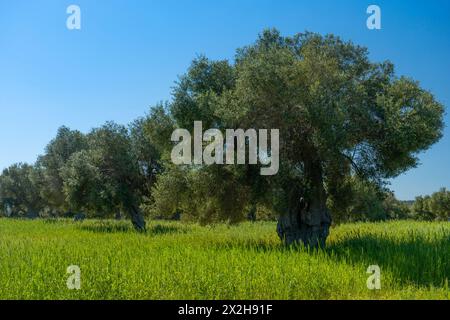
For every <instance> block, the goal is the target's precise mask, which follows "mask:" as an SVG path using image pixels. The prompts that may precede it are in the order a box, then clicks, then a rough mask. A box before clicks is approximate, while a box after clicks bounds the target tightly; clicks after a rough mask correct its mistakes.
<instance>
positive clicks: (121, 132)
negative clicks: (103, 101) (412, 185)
mask: <svg viewBox="0 0 450 320" xmlns="http://www.w3.org/2000/svg"><path fill="white" fill-rule="evenodd" d="M172 96H173V98H172V100H171V101H170V102H167V103H165V104H158V105H156V106H154V107H152V108H151V110H150V113H149V114H148V115H146V116H145V117H142V118H140V119H138V120H136V121H134V122H133V123H131V124H130V125H128V126H122V125H118V124H116V123H113V122H108V123H106V124H105V125H103V126H101V127H99V128H95V129H93V130H91V131H90V132H89V133H87V134H83V133H81V132H79V131H76V130H75V131H74V130H70V129H69V128H66V127H62V128H60V129H59V130H58V133H57V136H56V137H55V138H54V139H53V140H52V141H51V142H50V143H49V144H48V146H47V147H46V149H45V153H44V154H43V155H41V156H40V157H39V158H38V159H37V161H36V163H35V164H34V165H28V164H16V165H13V166H11V167H10V168H8V169H5V170H4V171H3V173H2V175H1V177H0V202H1V210H2V212H3V214H6V215H8V216H30V217H33V216H36V215H40V216H48V217H60V216H71V215H73V214H74V213H76V212H84V213H86V214H87V215H88V216H90V217H114V216H121V215H123V216H127V217H128V218H129V219H130V220H131V221H132V223H133V225H134V226H135V228H136V229H137V230H140V231H144V230H145V220H144V216H145V215H150V216H152V217H159V218H174V217H175V218H179V217H182V219H186V220H195V221H199V222H201V223H209V222H218V221H222V222H228V223H236V222H239V221H242V220H245V219H251V220H254V219H258V218H261V217H264V218H266V219H277V220H278V227H277V231H278V235H279V236H280V239H281V240H282V241H283V242H285V243H286V244H291V243H298V242H302V243H305V244H307V245H313V246H318V245H323V244H324V243H325V240H326V238H327V236H328V234H329V228H330V225H331V223H332V217H333V219H334V221H335V222H339V221H355V220H383V219H397V218H408V217H415V218H424V219H425V218H427V219H434V218H439V219H445V217H446V215H448V210H447V209H446V208H448V207H445V206H446V205H447V206H448V194H447V192H446V191H445V192H444V191H443V192H444V193H445V195H446V196H442V197H441V196H440V195H439V196H437V195H436V196H431V198H430V199H434V200H428V198H427V199H426V200H425V198H424V199H422V200H420V199H418V201H416V202H417V203H419V202H420V203H423V205H421V206H419V204H417V205H414V206H413V210H412V211H411V210H410V208H407V206H406V205H405V204H403V203H401V202H399V201H397V200H396V199H395V198H394V196H393V195H392V193H389V192H388V191H387V189H386V182H387V181H389V179H391V178H393V177H396V176H398V175H400V174H401V173H403V172H406V171H407V170H409V169H411V168H414V167H416V166H417V165H418V157H417V155H418V154H419V153H420V152H422V151H424V150H427V149H428V148H429V147H430V146H431V145H433V144H434V143H436V142H437V141H439V139H440V138H441V137H442V132H443V127H444V123H443V113H444V107H443V105H441V104H440V103H439V102H437V101H436V100H435V98H434V96H433V95H432V94H431V93H430V92H428V91H426V90H424V89H422V88H421V87H420V85H419V83H418V82H417V81H414V80H412V79H409V78H406V77H398V76H396V74H395V72H394V66H393V65H392V63H390V62H389V61H385V62H381V63H374V62H371V61H370V59H369V55H368V50H367V49H366V48H363V47H360V46H357V45H355V44H353V43H352V42H350V41H348V42H345V41H343V40H341V39H340V38H339V37H336V36H334V35H326V36H322V35H319V34H315V33H309V32H307V33H303V34H297V35H295V36H293V37H283V36H281V35H280V33H279V32H278V31H277V30H266V31H264V32H263V33H262V34H261V35H260V36H259V38H258V39H257V41H256V42H255V43H253V44H251V45H249V46H246V47H244V48H241V49H238V50H237V53H236V57H235V59H234V61H233V62H232V63H230V62H229V61H225V60H223V61H212V60H209V59H208V58H206V57H204V56H199V57H198V58H196V59H195V60H194V61H193V62H192V64H191V66H190V67H189V69H188V70H187V72H186V74H184V75H183V76H181V77H180V78H179V80H178V82H177V83H176V85H175V87H174V89H173V94H172ZM194 121H202V123H203V126H204V128H213V129H218V130H220V131H223V130H225V129H239V128H243V129H248V128H253V129H273V128H275V129H279V131H280V146H279V152H280V168H279V169H280V170H279V173H278V174H277V175H276V176H273V177H268V176H261V175H260V169H261V165H218V164H215V165H210V166H205V165H198V164H197V165H195V164H194V165H179V166H177V165H174V164H173V163H172V162H171V160H170V154H171V150H172V148H173V143H172V141H171V135H172V133H173V131H174V129H177V128H183V129H187V130H192V129H193V125H194ZM270 154H271V150H270V149H269V150H268V154H267V155H270ZM439 194H440V193H439ZM446 199H447V200H446ZM412 212H413V213H412ZM444 212H447V213H444Z"/></svg>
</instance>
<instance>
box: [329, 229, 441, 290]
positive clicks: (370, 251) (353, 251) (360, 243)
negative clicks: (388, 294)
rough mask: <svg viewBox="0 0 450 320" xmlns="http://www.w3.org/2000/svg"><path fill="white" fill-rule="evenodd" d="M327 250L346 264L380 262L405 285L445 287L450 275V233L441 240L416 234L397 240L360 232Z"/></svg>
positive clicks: (382, 268)
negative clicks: (410, 237)
mask: <svg viewBox="0 0 450 320" xmlns="http://www.w3.org/2000/svg"><path fill="white" fill-rule="evenodd" d="M325 252H326V253H327V254H328V256H330V257H331V258H334V259H337V260H339V261H344V262H347V263H351V264H355V263H363V264H365V265H367V267H369V266H371V265H378V266H379V267H380V268H381V272H382V273H383V270H385V271H389V272H391V274H392V275H393V276H394V277H395V278H397V279H398V280H399V282H400V283H403V284H407V283H409V284H411V283H412V284H415V285H418V286H437V287H441V286H445V282H446V280H447V281H448V279H449V278H450V235H449V236H444V237H443V238H441V239H427V238H426V237H425V236H420V235H419V236H415V237H413V238H412V239H401V240H398V239H397V240H395V239H390V238H386V237H381V236H376V235H358V236H356V237H352V238H347V239H344V240H341V241H338V242H336V243H332V244H329V245H328V246H327V248H326V249H325Z"/></svg>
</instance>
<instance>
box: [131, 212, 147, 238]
mask: <svg viewBox="0 0 450 320" xmlns="http://www.w3.org/2000/svg"><path fill="white" fill-rule="evenodd" d="M129 213H130V218H131V223H132V224H133V227H134V229H135V230H136V231H138V232H146V231H147V227H146V224H145V219H144V216H143V215H142V212H141V211H140V210H139V208H137V207H136V206H132V207H131V208H130V210H129Z"/></svg>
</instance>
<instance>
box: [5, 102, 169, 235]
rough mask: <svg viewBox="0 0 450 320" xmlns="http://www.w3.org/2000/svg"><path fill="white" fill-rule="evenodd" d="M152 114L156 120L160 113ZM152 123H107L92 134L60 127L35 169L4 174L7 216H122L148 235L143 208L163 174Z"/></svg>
mask: <svg viewBox="0 0 450 320" xmlns="http://www.w3.org/2000/svg"><path fill="white" fill-rule="evenodd" d="M153 112H154V113H153V114H154V115H155V116H156V115H157V113H158V108H155V109H154V111H153ZM152 123H154V120H153V119H152V115H150V116H148V117H147V118H142V119H138V120H136V121H135V122H133V123H132V124H131V125H130V126H129V127H125V126H121V125H118V124H115V123H113V122H108V123H106V124H105V125H103V126H102V127H100V128H95V129H93V130H92V131H91V132H89V133H88V134H83V133H81V132H79V131H73V130H70V129H69V128H67V127H61V128H60V129H59V130H58V133H57V136H56V137H55V138H54V139H53V140H52V141H51V142H50V143H49V144H48V145H47V147H46V149H45V154H43V155H42V156H39V158H38V159H37V161H36V163H35V164H34V165H28V164H15V165H12V166H11V167H9V168H7V169H5V170H4V171H3V173H2V174H1V176H0V204H1V208H2V211H3V213H4V214H5V215H7V216H19V217H20V216H26V217H37V216H39V215H41V216H67V215H69V216H71V215H73V214H74V213H76V212H84V213H86V214H88V215H91V216H97V217H110V216H111V215H115V214H118V213H123V214H125V215H127V216H128V217H129V218H130V219H131V221H132V222H133V225H134V226H135V228H136V229H137V230H140V231H142V230H145V221H144V217H143V215H142V213H141V209H140V207H141V205H142V203H144V202H145V201H147V199H148V198H149V195H150V188H151V187H152V185H153V184H154V182H155V177H156V175H157V174H158V173H159V171H160V170H161V167H160V163H159V159H160V155H159V152H158V150H157V148H156V147H155V146H154V145H153V144H152V143H151V142H150V137H151V135H152V130H153V128H152ZM146 128H148V130H147V129H146Z"/></svg>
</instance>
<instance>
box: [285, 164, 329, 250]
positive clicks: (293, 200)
mask: <svg viewBox="0 0 450 320" xmlns="http://www.w3.org/2000/svg"><path fill="white" fill-rule="evenodd" d="M305 174H306V178H307V180H308V184H309V189H308V191H307V192H305V193H306V194H293V195H292V196H291V197H290V199H289V208H288V212H287V213H286V214H284V215H282V216H281V217H280V218H279V220H278V226H277V233H278V236H279V237H280V239H281V241H283V243H285V244H286V245H292V244H303V245H305V246H307V247H313V248H318V247H324V246H325V243H326V240H327V237H328V235H329V231H330V226H331V216H330V213H329V211H328V209H327V206H326V200H327V196H326V192H325V188H324V185H323V177H322V167H321V164H320V162H319V161H310V162H307V163H305Z"/></svg>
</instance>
